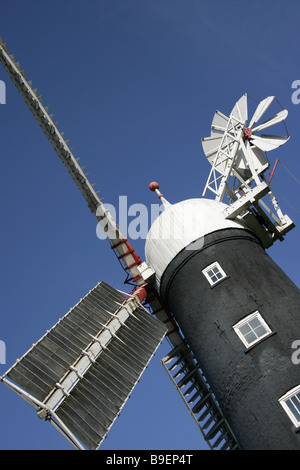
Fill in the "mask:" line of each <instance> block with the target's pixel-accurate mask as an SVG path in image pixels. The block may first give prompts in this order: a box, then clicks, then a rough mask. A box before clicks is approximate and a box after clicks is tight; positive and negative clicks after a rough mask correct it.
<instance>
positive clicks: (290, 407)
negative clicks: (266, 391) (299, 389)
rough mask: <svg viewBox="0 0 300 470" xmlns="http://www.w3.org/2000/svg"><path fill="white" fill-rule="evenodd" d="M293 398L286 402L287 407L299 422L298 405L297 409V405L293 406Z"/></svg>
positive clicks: (299, 412)
mask: <svg viewBox="0 0 300 470" xmlns="http://www.w3.org/2000/svg"><path fill="white" fill-rule="evenodd" d="M294 398H295V397H292V398H291V399H290V400H287V401H286V404H287V406H288V407H289V409H290V411H291V412H292V413H293V415H294V416H295V418H296V420H297V421H300V411H299V403H298V407H297V405H296V406H295V404H294V402H293V399H294Z"/></svg>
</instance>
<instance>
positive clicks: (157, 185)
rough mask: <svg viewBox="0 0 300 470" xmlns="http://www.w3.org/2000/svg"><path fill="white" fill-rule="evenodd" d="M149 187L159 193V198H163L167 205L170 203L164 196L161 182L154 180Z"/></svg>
mask: <svg viewBox="0 0 300 470" xmlns="http://www.w3.org/2000/svg"><path fill="white" fill-rule="evenodd" d="M149 189H150V191H153V192H156V194H157V195H158V197H159V199H161V201H162V203H163V204H164V205H165V206H166V205H169V202H168V201H167V200H166V199H165V198H164V197H163V194H162V193H161V192H160V190H159V184H158V183H156V181H152V183H150V184H149Z"/></svg>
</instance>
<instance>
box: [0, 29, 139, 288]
mask: <svg viewBox="0 0 300 470" xmlns="http://www.w3.org/2000/svg"><path fill="white" fill-rule="evenodd" d="M0 62H1V63H2V65H3V67H4V68H5V70H6V72H7V73H8V75H9V77H10V78H11V80H12V82H13V83H14V85H15V87H16V88H17V90H18V91H19V93H20V94H21V96H22V98H23V99H24V101H25V103H26V104H27V106H28V108H29V109H30V111H31V113H32V114H33V116H34V118H35V119H36V121H37V122H38V124H39V126H40V127H41V129H42V131H43V132H44V134H45V136H46V137H47V139H48V140H49V142H50V144H51V145H52V147H53V148H54V150H55V152H56V153H57V155H58V156H59V158H60V159H61V161H62V163H63V164H64V166H65V167H66V169H67V171H68V172H69V174H70V175H71V177H72V179H73V181H74V183H75V184H76V186H77V187H78V189H79V191H80V192H81V194H82V195H83V197H84V198H85V200H86V202H87V204H88V207H89V209H90V210H91V212H92V213H93V214H94V216H95V217H96V219H97V221H98V223H99V224H100V226H101V228H102V229H103V230H104V231H105V232H106V234H107V237H108V239H109V240H110V242H111V244H112V247H114V249H115V251H116V253H117V256H118V258H119V259H120V260H121V261H122V263H124V266H125V269H127V270H128V272H129V273H130V275H131V278H132V279H133V280H134V281H135V282H136V283H137V285H139V284H142V283H143V282H144V281H143V279H141V276H140V273H139V271H138V269H137V266H138V265H139V264H140V263H141V260H140V259H139V257H138V256H137V255H136V253H135V252H134V250H132V247H131V246H130V244H129V242H128V241H127V240H126V239H125V238H124V237H123V235H122V233H121V232H120V230H119V228H118V226H117V224H116V222H115V221H114V219H113V218H112V216H111V214H110V213H109V212H108V211H107V210H106V208H105V205H104V204H103V203H102V200H101V199H100V198H99V197H98V194H97V192H96V191H95V190H94V188H93V185H92V184H91V183H90V182H89V180H88V178H87V175H86V174H85V173H84V172H83V169H82V167H80V165H79V163H78V159H76V158H75V157H74V155H73V153H72V149H70V148H69V145H68V141H66V140H65V139H64V133H63V132H62V133H61V132H59V130H58V128H57V126H56V124H55V123H54V121H53V115H49V113H48V107H47V106H45V107H44V106H43V104H42V97H41V96H38V93H37V90H36V89H33V88H32V83H31V81H26V78H25V71H24V70H21V67H20V64H19V63H18V62H16V60H15V58H14V56H13V54H9V51H8V48H7V45H6V44H5V43H4V42H3V40H2V39H1V38H0Z"/></svg>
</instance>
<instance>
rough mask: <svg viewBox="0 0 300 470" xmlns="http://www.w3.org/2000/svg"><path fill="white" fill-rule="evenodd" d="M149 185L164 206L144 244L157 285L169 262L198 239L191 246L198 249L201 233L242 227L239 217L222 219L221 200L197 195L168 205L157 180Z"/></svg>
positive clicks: (223, 207)
mask: <svg viewBox="0 0 300 470" xmlns="http://www.w3.org/2000/svg"><path fill="white" fill-rule="evenodd" d="M151 185H152V187H151ZM151 185H150V186H149V187H150V189H151V190H152V191H155V192H157V194H158V196H159V198H160V200H161V201H162V202H163V204H164V207H165V210H164V211H163V212H162V213H161V214H160V215H159V216H158V217H157V219H156V220H155V221H154V222H153V224H152V225H151V227H150V230H149V232H148V235H147V238H146V243H145V257H146V262H147V264H148V265H150V266H151V267H152V268H153V269H154V271H155V275H156V283H157V285H158V286H159V284H160V280H161V278H162V275H163V273H164V271H165V269H166V268H167V266H168V265H169V263H170V262H171V261H172V260H173V259H174V258H175V256H176V255H177V254H178V253H179V252H180V251H182V250H183V249H184V248H186V247H187V246H188V245H190V243H192V242H194V241H196V240H198V242H197V244H196V245H197V246H195V247H194V248H196V249H199V248H201V246H200V244H201V239H202V242H203V241H204V236H205V235H208V234H209V233H212V232H215V231H217V230H223V229H227V228H245V225H244V224H243V223H242V222H240V221H239V220H238V219H235V220H229V219H226V218H225V215H224V210H225V209H226V208H227V205H226V204H224V203H220V202H217V201H215V200H211V199H204V198H199V199H198V198H197V199H187V200H185V201H181V202H178V203H176V204H170V203H169V202H168V201H166V200H165V199H164V198H163V196H162V194H161V193H160V192H159V187H158V185H157V183H155V184H154V183H151Z"/></svg>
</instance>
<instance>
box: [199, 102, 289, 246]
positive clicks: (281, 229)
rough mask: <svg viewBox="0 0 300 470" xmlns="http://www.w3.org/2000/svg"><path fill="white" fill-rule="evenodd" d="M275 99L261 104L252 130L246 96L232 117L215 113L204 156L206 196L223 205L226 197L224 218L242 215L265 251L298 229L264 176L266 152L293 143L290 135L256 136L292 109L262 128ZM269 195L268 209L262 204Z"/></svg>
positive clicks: (281, 112) (253, 119) (238, 104)
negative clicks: (265, 115)
mask: <svg viewBox="0 0 300 470" xmlns="http://www.w3.org/2000/svg"><path fill="white" fill-rule="evenodd" d="M274 99H275V97H274V96H270V97H268V98H266V99H265V100H263V101H262V102H261V103H259V105H258V106H257V109H256V111H255V113H254V115H253V117H252V119H251V120H250V123H249V127H246V124H247V121H248V106H247V95H246V94H245V95H243V96H242V97H241V98H240V99H239V101H237V103H236V104H235V106H234V108H233V110H232V111H231V113H230V115H229V117H227V116H226V115H224V114H223V113H221V112H220V111H216V113H215V116H214V119H213V122H212V126H211V136H210V137H206V138H204V139H202V146H203V150H204V153H205V155H206V157H207V159H208V161H209V162H210V164H211V165H212V166H211V170H210V173H209V176H208V179H207V182H206V185H205V188H204V191H203V196H204V195H205V194H206V192H207V191H210V192H212V193H213V194H214V196H215V199H216V201H219V202H222V201H223V200H224V198H225V196H227V198H228V200H229V205H228V207H227V208H226V209H225V213H224V215H225V217H226V218H227V219H234V218H235V217H237V216H241V217H242V218H243V220H244V221H245V222H246V224H247V225H249V227H250V228H251V229H252V230H253V231H254V232H256V234H257V235H258V236H259V238H260V239H261V241H262V243H263V245H264V247H266V248H268V247H269V246H271V245H272V244H273V243H274V241H276V240H278V239H280V240H283V236H284V235H285V234H286V233H287V232H288V231H290V230H291V229H292V228H293V227H294V223H293V222H292V221H291V219H290V218H289V217H288V216H287V215H284V214H283V213H282V211H281V209H280V207H279V204H278V201H277V200H276V198H275V196H274V194H273V192H272V190H271V187H270V182H269V181H268V180H267V178H266V177H265V175H264V173H265V171H266V170H267V169H268V168H269V166H270V165H269V162H268V160H267V158H266V156H265V154H264V152H265V151H269V150H274V149H276V148H278V147H280V146H281V145H283V144H284V143H286V142H287V141H288V140H289V136H273V135H266V134H262V135H260V136H258V135H256V134H257V132H259V131H261V130H263V129H265V128H268V127H270V126H273V125H275V124H278V123H280V122H282V121H284V120H285V118H286V117H287V111H286V110H282V111H280V112H279V113H278V114H276V115H275V116H274V117H273V118H271V119H268V120H267V121H265V122H264V123H262V124H260V125H257V121H259V119H260V118H261V117H262V116H263V114H264V113H265V112H266V110H267V109H268V108H269V106H270V105H271V103H272V102H273V101H274ZM266 195H268V197H269V202H270V203H271V204H269V205H268V204H266V202H265V201H263V200H262V198H263V197H264V196H266Z"/></svg>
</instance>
